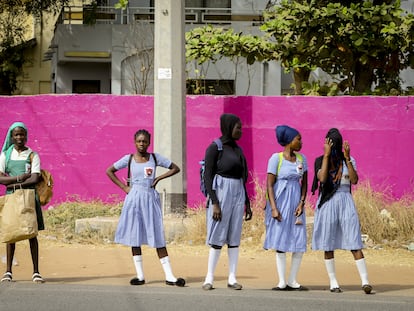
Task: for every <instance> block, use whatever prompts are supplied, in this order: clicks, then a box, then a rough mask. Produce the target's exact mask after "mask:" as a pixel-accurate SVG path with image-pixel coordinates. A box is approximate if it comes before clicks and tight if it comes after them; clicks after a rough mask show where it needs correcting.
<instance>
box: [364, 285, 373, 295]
mask: <svg viewBox="0 0 414 311" xmlns="http://www.w3.org/2000/svg"><path fill="white" fill-rule="evenodd" d="M362 290H363V291H364V293H365V294H367V295H369V294H371V292H372V286H371V285H369V284H365V285H363V286H362Z"/></svg>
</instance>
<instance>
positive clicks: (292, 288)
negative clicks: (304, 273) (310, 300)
mask: <svg viewBox="0 0 414 311" xmlns="http://www.w3.org/2000/svg"><path fill="white" fill-rule="evenodd" d="M286 290H288V291H308V290H309V288H307V287H305V286H302V285H299V287H291V286H289V285H286Z"/></svg>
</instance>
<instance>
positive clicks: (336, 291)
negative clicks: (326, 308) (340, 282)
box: [330, 287, 342, 294]
mask: <svg viewBox="0 0 414 311" xmlns="http://www.w3.org/2000/svg"><path fill="white" fill-rule="evenodd" d="M330 291H331V293H337V294H339V293H342V289H341V288H340V287H335V288H331V289H330Z"/></svg>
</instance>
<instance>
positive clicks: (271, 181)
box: [266, 173, 282, 221]
mask: <svg viewBox="0 0 414 311" xmlns="http://www.w3.org/2000/svg"><path fill="white" fill-rule="evenodd" d="M276 178H277V176H276V175H273V174H271V173H267V178H266V190H267V195H268V197H269V203H270V207H271V208H272V217H273V218H275V219H276V220H277V221H281V220H282V215H281V214H280V212H279V210H278V209H277V206H276V200H275V191H274V190H273V186H274V185H275V183H276Z"/></svg>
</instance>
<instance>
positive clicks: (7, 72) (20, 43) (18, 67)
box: [0, 0, 68, 95]
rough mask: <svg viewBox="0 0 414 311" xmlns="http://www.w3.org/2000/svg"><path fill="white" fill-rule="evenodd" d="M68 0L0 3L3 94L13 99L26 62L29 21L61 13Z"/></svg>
mask: <svg viewBox="0 0 414 311" xmlns="http://www.w3.org/2000/svg"><path fill="white" fill-rule="evenodd" d="M67 2H68V0H58V1H56V0H40V1H32V0H2V1H1V2H0V94H2V95H11V94H13V92H14V91H15V90H16V87H17V78H18V77H19V75H20V74H21V73H22V70H23V65H24V63H25V62H26V61H27V60H26V59H25V57H24V51H25V49H26V46H27V44H26V42H25V37H24V36H25V33H26V31H27V29H26V28H25V27H26V18H27V16H28V15H34V16H36V17H39V18H42V14H43V12H46V11H48V12H54V13H56V12H58V11H59V10H60V8H61V7H62V5H64V4H66V3H67Z"/></svg>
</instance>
